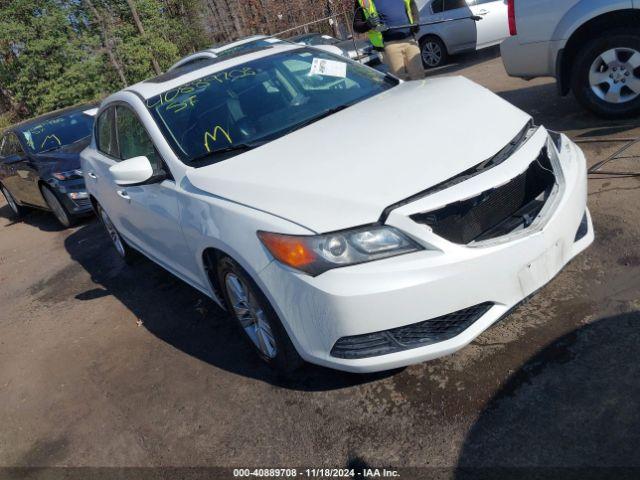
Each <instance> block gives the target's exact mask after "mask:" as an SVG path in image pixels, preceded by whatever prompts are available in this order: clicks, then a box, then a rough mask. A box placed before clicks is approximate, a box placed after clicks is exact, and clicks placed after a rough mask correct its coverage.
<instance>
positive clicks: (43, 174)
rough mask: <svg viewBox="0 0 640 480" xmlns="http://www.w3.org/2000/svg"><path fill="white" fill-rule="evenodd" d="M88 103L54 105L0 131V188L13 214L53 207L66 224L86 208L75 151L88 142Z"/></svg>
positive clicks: (90, 124)
mask: <svg viewBox="0 0 640 480" xmlns="http://www.w3.org/2000/svg"><path fill="white" fill-rule="evenodd" d="M93 109H94V106H93V105H85V106H82V107H73V108H68V109H65V110H59V111H56V112H53V113H49V114H47V115H43V116H41V117H38V118H34V119H31V120H27V121H25V122H23V123H20V124H18V125H14V126H13V127H10V128H9V129H8V130H6V131H5V132H3V133H2V135H1V136H0V190H1V191H2V194H3V195H4V197H5V198H6V200H7V203H8V204H9V207H10V208H11V210H12V212H13V214H14V215H15V216H16V217H20V216H21V215H23V214H24V213H25V210H26V209H27V208H38V209H42V210H47V211H50V212H53V214H54V215H55V216H56V218H57V219H58V221H59V222H60V223H61V224H62V225H63V226H65V227H69V226H70V225H72V224H73V223H74V221H75V220H76V219H77V218H78V217H81V216H84V215H87V214H90V213H91V211H92V209H91V202H90V200H89V197H88V195H87V192H86V189H85V185H84V179H83V177H82V171H81V170H80V152H81V151H82V150H84V148H85V147H86V146H87V145H88V144H89V141H90V138H91V131H92V128H93V121H94V117H93V114H94V112H93Z"/></svg>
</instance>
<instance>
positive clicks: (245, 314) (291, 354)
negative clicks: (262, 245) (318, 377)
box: [218, 257, 303, 372]
mask: <svg viewBox="0 0 640 480" xmlns="http://www.w3.org/2000/svg"><path fill="white" fill-rule="evenodd" d="M218 282H219V285H220V286H221V287H222V290H223V293H224V299H225V302H226V305H227V309H228V311H229V313H230V314H231V315H232V316H233V317H234V318H235V320H236V321H237V323H238V325H239V326H240V328H241V330H242V331H243V332H244V337H245V338H246V339H247V340H248V341H249V343H250V344H251V345H252V346H253V348H254V350H255V351H256V353H257V354H258V355H259V356H260V358H262V360H264V361H265V362H266V363H267V364H268V365H270V366H271V367H273V368H274V369H276V370H279V371H282V372H291V371H293V370H295V369H297V368H298V367H300V365H302V363H303V361H302V358H300V355H298V352H297V351H296V349H295V347H294V346H293V344H292V343H291V340H290V339H289V335H287V332H286V330H285V329H284V327H283V326H282V323H281V322H280V319H279V318H278V316H277V315H276V313H275V311H274V310H273V308H272V307H271V305H270V304H269V301H268V300H267V298H266V297H265V296H264V294H263V293H262V292H261V291H260V288H259V287H258V286H257V285H256V284H255V282H254V281H253V280H252V279H251V278H250V277H249V275H248V274H247V273H246V272H245V271H244V269H242V267H240V265H238V264H237V263H236V262H235V261H234V260H232V259H231V258H229V257H223V258H221V259H220V261H219V262H218Z"/></svg>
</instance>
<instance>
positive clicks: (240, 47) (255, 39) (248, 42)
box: [168, 35, 344, 71]
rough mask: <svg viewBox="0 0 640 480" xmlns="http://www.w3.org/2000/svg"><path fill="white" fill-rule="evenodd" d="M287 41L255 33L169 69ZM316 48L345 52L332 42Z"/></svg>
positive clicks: (190, 58) (198, 63) (182, 61)
mask: <svg viewBox="0 0 640 480" xmlns="http://www.w3.org/2000/svg"><path fill="white" fill-rule="evenodd" d="M285 42H287V40H282V39H280V38H277V37H268V36H266V35H253V36H251V37H247V38H243V39H241V40H238V41H235V42H232V43H228V44H225V45H221V46H218V47H215V48H210V49H207V50H202V51H200V52H196V53H193V54H191V55H189V56H187V57H184V58H182V59H180V60H179V61H178V62H176V63H175V64H173V65H172V66H171V67H170V68H169V70H168V71H172V70H175V69H176V68H181V69H183V70H184V69H185V68H193V67H195V68H199V67H200V66H202V65H203V64H205V63H212V62H215V61H218V60H220V59H225V58H229V57H232V56H239V55H244V54H245V53H247V52H250V51H254V50H259V49H264V48H269V47H271V46H272V45H274V44H277V43H285ZM316 48H318V49H320V50H324V51H327V52H329V53H335V54H337V55H343V54H344V52H343V50H342V49H340V48H339V47H337V46H334V45H330V44H320V45H317V46H316Z"/></svg>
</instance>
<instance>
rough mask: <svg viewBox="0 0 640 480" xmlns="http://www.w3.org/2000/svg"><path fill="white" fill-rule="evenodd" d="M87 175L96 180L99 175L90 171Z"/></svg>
mask: <svg viewBox="0 0 640 480" xmlns="http://www.w3.org/2000/svg"><path fill="white" fill-rule="evenodd" d="M87 175H88V176H89V178H92V179H94V180H97V179H98V176H97V175H96V174H95V173H93V172H88V173H87Z"/></svg>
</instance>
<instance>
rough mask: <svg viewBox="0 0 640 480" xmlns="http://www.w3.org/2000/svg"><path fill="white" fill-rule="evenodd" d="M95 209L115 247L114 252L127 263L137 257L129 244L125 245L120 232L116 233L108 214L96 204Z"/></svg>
mask: <svg viewBox="0 0 640 480" xmlns="http://www.w3.org/2000/svg"><path fill="white" fill-rule="evenodd" d="M97 211H98V218H99V219H100V221H101V222H102V225H103V226H104V228H105V230H106V231H107V234H108V235H109V238H110V239H111V244H112V245H113V247H114V248H115V249H116V252H117V253H118V255H119V256H120V258H122V259H123V260H124V261H125V262H126V263H127V264H130V263H132V262H133V261H134V260H135V259H136V257H137V252H136V251H135V250H134V249H133V248H131V247H130V246H129V245H127V243H126V242H125V241H124V239H123V238H122V237H121V236H120V233H118V230H117V229H116V227H115V225H114V224H113V222H112V221H111V219H110V218H109V215H107V212H105V211H104V209H103V208H102V207H101V206H100V205H97Z"/></svg>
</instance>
